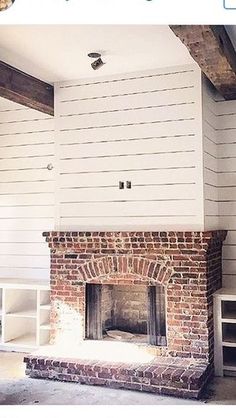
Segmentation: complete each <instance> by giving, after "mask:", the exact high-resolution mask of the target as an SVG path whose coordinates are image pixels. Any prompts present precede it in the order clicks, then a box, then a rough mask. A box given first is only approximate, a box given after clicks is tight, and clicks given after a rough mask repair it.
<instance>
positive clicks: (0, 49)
mask: <svg viewBox="0 0 236 418" xmlns="http://www.w3.org/2000/svg"><path fill="white" fill-rule="evenodd" d="M91 51H99V52H101V53H102V56H103V60H104V61H105V62H106V65H104V66H103V67H102V68H101V69H99V70H98V71H97V72H95V71H94V70H92V68H91V66H90V63H91V61H90V59H89V58H88V57H87V53H88V52H91ZM0 60H1V61H5V62H7V63H8V64H10V65H13V66H15V67H17V68H19V69H21V70H22V71H25V72H27V73H29V74H31V75H33V76H35V77H38V78H40V79H42V80H44V81H47V82H56V81H63V80H73V79H79V78H87V77H94V76H95V75H96V76H104V75H109V74H118V73H125V72H132V71H141V70H147V69H154V68H155V69H156V68H162V67H168V66H175V65H184V64H191V63H193V62H194V61H193V60H192V58H191V57H190V55H189V53H188V51H187V49H186V48H185V47H184V45H183V44H182V43H181V42H180V40H179V39H178V38H177V37H175V35H174V34H173V33H172V31H171V30H170V28H169V27H168V26H167V25H166V26H165V25H155V26H154V25H113V26H111V25H15V26H14V25H3V26H1V27H0Z"/></svg>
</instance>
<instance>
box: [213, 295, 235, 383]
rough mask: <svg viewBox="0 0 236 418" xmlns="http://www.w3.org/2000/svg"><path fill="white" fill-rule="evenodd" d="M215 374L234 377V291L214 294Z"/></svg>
mask: <svg viewBox="0 0 236 418" xmlns="http://www.w3.org/2000/svg"><path fill="white" fill-rule="evenodd" d="M214 322H215V374H216V376H224V375H231V376H236V289H224V288H223V289H220V290H218V291H217V292H216V293H215V294H214Z"/></svg>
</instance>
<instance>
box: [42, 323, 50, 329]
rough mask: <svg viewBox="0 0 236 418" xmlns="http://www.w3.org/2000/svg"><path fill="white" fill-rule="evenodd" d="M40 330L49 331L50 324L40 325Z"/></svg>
mask: <svg viewBox="0 0 236 418" xmlns="http://www.w3.org/2000/svg"><path fill="white" fill-rule="evenodd" d="M40 329H44V330H50V324H49V323H48V324H42V325H40Z"/></svg>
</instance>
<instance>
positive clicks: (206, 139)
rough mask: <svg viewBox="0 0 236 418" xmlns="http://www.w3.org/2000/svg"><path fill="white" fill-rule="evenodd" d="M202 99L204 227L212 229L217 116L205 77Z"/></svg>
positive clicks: (215, 209) (215, 218) (215, 212)
mask: <svg viewBox="0 0 236 418" xmlns="http://www.w3.org/2000/svg"><path fill="white" fill-rule="evenodd" d="M202 101H203V106H202V108H203V113H202V132H203V139H202V141H203V165H204V214H205V219H204V229H205V230H209V229H210V230H212V229H218V228H219V216H218V168H217V167H218V151H217V149H218V144H217V138H216V127H217V117H216V102H215V91H214V88H213V86H211V84H210V82H208V81H207V79H206V78H205V77H203V78H202Z"/></svg>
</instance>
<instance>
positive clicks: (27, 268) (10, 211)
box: [0, 99, 54, 280]
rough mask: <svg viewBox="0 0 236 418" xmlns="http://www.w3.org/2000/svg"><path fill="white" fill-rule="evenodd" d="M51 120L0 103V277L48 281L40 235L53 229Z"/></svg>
mask: <svg viewBox="0 0 236 418" xmlns="http://www.w3.org/2000/svg"><path fill="white" fill-rule="evenodd" d="M53 159H54V121H53V118H50V117H48V116H46V115H44V114H42V113H40V112H37V111H34V110H31V109H27V108H25V107H23V106H20V105H17V104H15V103H12V102H10V101H7V100H4V99H1V100H0V278H8V277H11V278H24V279H27V278H30V279H45V280H47V279H48V278H49V261H50V260H49V251H48V248H47V246H46V245H45V241H44V239H43V238H42V231H44V230H48V229H52V228H53V227H54V172H52V171H48V170H47V168H46V167H47V164H48V163H50V162H53Z"/></svg>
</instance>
